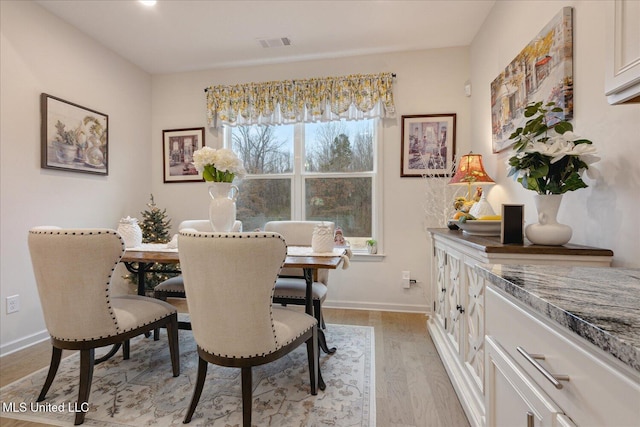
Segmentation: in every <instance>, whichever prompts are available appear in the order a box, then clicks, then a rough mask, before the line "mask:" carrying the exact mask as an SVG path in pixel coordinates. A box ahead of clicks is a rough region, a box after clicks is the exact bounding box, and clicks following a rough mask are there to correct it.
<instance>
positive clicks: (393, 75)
mask: <svg viewBox="0 0 640 427" xmlns="http://www.w3.org/2000/svg"><path fill="white" fill-rule="evenodd" d="M391 77H393V78H394V79H395V78H396V73H391ZM292 81H293V82H295V80H292ZM208 91H209V88H208V87H205V88H204V92H205V93H207V92H208Z"/></svg>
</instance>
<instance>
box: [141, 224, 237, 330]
mask: <svg viewBox="0 0 640 427" xmlns="http://www.w3.org/2000/svg"><path fill="white" fill-rule="evenodd" d="M186 229H193V230H196V231H207V232H210V231H213V228H212V226H211V222H210V221H209V220H208V219H188V220H185V221H182V222H181V223H180V225H179V226H178V231H180V230H186ZM231 231H232V232H234V233H239V232H241V231H242V221H236V222H234V223H233V228H232V229H231ZM153 297H154V298H158V299H161V300H162V301H166V300H167V298H186V296H185V293H184V281H183V280H182V275H179V276H175V277H171V278H169V279H167V280H164V281H162V282H161V283H159V284H158V285H156V287H155V288H153ZM178 328H180V329H187V330H191V322H188V321H179V322H178ZM154 338H155V339H157V338H158V331H157V330H156V331H155V332H154Z"/></svg>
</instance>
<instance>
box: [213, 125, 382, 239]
mask: <svg viewBox="0 0 640 427" xmlns="http://www.w3.org/2000/svg"><path fill="white" fill-rule="evenodd" d="M377 123H378V120H376V119H369V120H358V121H336V122H327V123H307V124H302V123H301V124H295V125H280V126H258V125H255V126H239V127H232V128H225V129H226V141H227V146H231V148H232V149H233V151H235V152H236V153H237V154H238V156H239V157H240V158H241V159H242V160H243V162H244V166H245V168H246V169H247V176H246V177H245V178H244V179H243V180H242V181H241V182H240V185H239V188H240V196H239V198H238V202H237V218H238V219H239V220H240V221H242V222H243V227H244V229H245V230H254V229H256V228H260V227H262V226H263V225H264V224H265V222H267V221H273V220H327V221H333V222H335V224H336V226H337V227H340V228H342V230H343V233H344V236H345V237H346V238H347V240H349V241H350V243H351V245H352V247H353V248H354V249H357V248H358V247H364V241H365V240H366V239H369V238H371V237H372V236H375V235H380V230H379V229H377V223H378V222H379V221H376V220H377V216H378V215H377V210H376V208H375V206H376V201H377V200H381V197H380V188H379V187H380V185H379V183H378V170H379V168H378V166H377V158H378V156H377V150H378V146H379V142H378V134H379V132H378V130H377Z"/></svg>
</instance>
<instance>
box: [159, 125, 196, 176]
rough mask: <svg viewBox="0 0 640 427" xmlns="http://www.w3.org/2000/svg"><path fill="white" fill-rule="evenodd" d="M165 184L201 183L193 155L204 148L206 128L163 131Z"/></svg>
mask: <svg viewBox="0 0 640 427" xmlns="http://www.w3.org/2000/svg"><path fill="white" fill-rule="evenodd" d="M162 144H163V163H164V164H163V171H164V182H201V181H204V179H203V178H202V174H200V173H198V171H197V170H196V168H195V166H194V165H193V153H194V152H195V151H196V150H199V149H200V148H202V147H204V128H203V127H202V128H191V129H169V130H163V131H162Z"/></svg>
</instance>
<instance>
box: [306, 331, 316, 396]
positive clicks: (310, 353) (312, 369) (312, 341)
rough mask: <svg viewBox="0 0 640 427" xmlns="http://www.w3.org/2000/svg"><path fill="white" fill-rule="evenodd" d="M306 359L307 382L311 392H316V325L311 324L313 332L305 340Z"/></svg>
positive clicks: (313, 393) (314, 393)
mask: <svg viewBox="0 0 640 427" xmlns="http://www.w3.org/2000/svg"><path fill="white" fill-rule="evenodd" d="M307 360H308V361H309V382H310V383H311V394H312V395H313V396H315V395H317V394H318V327H317V326H315V325H314V326H313V334H312V335H311V338H309V339H308V340H307Z"/></svg>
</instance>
